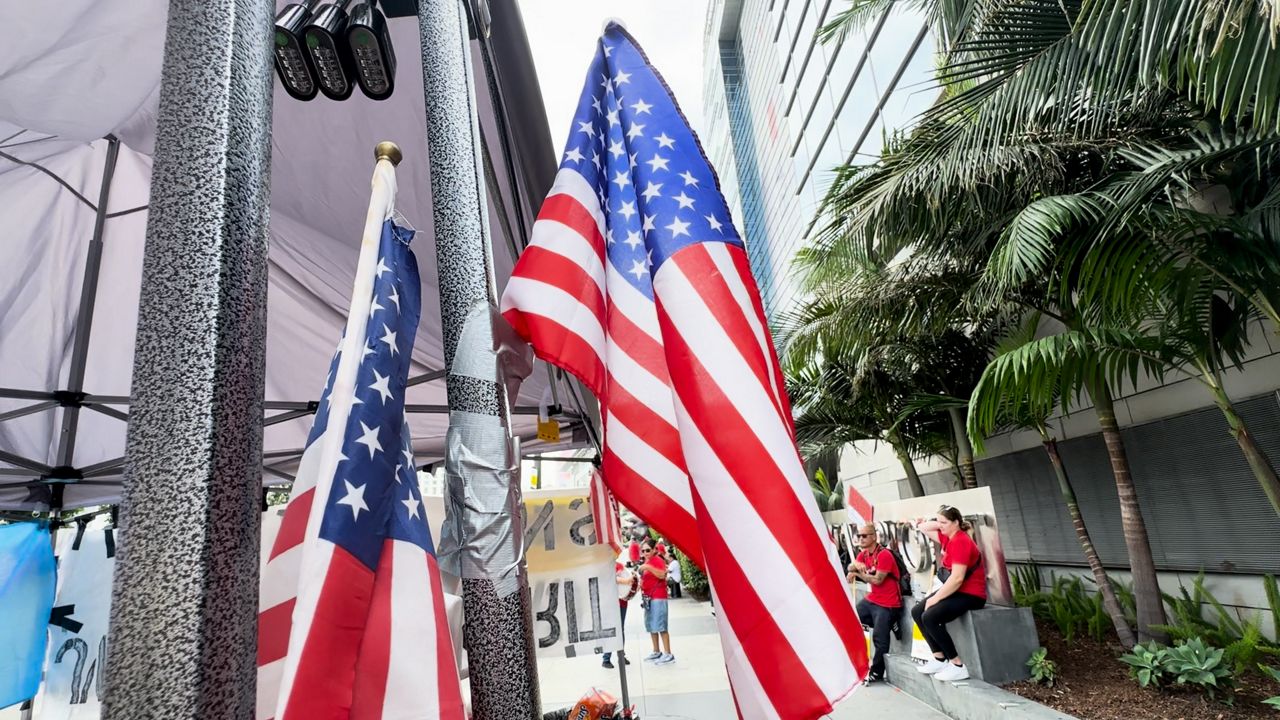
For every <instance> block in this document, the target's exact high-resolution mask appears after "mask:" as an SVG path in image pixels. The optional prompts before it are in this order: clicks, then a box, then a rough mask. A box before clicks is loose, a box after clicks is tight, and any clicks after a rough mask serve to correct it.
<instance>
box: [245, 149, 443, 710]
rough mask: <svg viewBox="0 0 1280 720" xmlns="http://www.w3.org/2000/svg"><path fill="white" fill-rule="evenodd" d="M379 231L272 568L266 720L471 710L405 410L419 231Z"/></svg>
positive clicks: (262, 656) (264, 603) (262, 622)
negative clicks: (414, 244)
mask: <svg viewBox="0 0 1280 720" xmlns="http://www.w3.org/2000/svg"><path fill="white" fill-rule="evenodd" d="M383 166H385V168H384V167H383ZM379 171H384V172H386V171H390V166H389V165H388V164H387V163H385V162H382V163H379ZM391 182H392V183H394V179H392V180H391ZM375 211H376V209H371V211H370V215H371V223H376V222H377V218H378V215H380V214H379V213H376V212H375ZM370 232H373V233H378V232H379V231H378V228H377V226H376V225H373V226H372V227H368V226H367V227H366V238H365V247H364V248H362V256H361V260H360V269H359V270H358V271H357V281H356V286H355V290H354V292H353V295H352V309H351V315H350V317H349V318H348V321H347V326H346V332H345V334H344V338H343V340H342V344H341V345H340V346H339V349H338V353H337V354H336V355H335V357H334V359H333V362H332V364H331V367H330V369H329V377H328V381H327V382H326V384H325V389H324V393H323V395H322V397H321V400H320V405H319V409H318V411H317V413H316V419H315V424H314V426H313V427H312V430H311V435H310V437H309V438H308V440H307V447H306V451H305V453H304V454H303V457H302V462H301V465H300V467H299V470H298V476H297V481H296V482H295V483H294V486H293V493H292V496H291V498H290V501H289V505H288V507H287V508H286V510H285V516H284V520H283V523H282V525H281V528H280V532H279V535H278V536H277V538H276V542H275V545H274V546H273V547H272V550H271V557H270V560H269V561H268V562H267V565H266V568H265V569H264V571H263V578H262V593H261V596H260V601H259V610H260V614H259V618H258V624H259V638H258V708H257V718H258V719H259V720H265V719H266V718H277V719H278V720H311V719H313V718H358V719H365V718H369V719H378V718H387V719H388V720H389V719H390V718H405V717H414V718H432V719H436V718H439V719H441V720H462V718H463V707H462V697H461V689H460V686H459V681H458V669H457V665H456V663H455V656H454V651H453V642H452V639H451V638H450V635H449V628H448V624H447V621H446V619H445V610H444V594H443V591H442V588H441V580H440V572H439V568H438V566H437V565H436V558H435V548H434V545H433V544H432V540H431V531H430V529H429V528H428V526H427V519H426V516H425V513H424V508H423V505H422V497H421V495H420V493H419V489H418V482H417V474H416V470H415V468H414V462H413V451H412V449H411V448H412V445H411V440H410V436H409V427H408V425H407V424H406V423H405V419H404V402H405V397H404V392H405V383H406V380H407V378H408V373H409V357H410V355H411V353H412V350H413V341H414V336H415V334H416V333H417V328H418V316H419V312H420V298H419V292H420V291H419V287H420V286H419V279H418V267H417V262H416V260H415V259H414V256H413V253H412V252H411V251H410V250H409V247H408V244H407V243H408V240H409V238H410V237H411V235H412V234H411V233H409V232H408V231H405V230H402V229H401V228H399V227H397V226H395V225H394V224H393V223H392V222H391V221H390V220H386V221H385V222H383V223H382V224H381V231H380V235H378V236H375V237H372V238H371V237H370ZM371 241H372V242H371Z"/></svg>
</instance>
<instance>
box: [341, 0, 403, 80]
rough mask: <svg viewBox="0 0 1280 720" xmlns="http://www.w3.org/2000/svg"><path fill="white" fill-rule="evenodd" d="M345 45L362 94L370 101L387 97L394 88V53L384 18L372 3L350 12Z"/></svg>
mask: <svg viewBox="0 0 1280 720" xmlns="http://www.w3.org/2000/svg"><path fill="white" fill-rule="evenodd" d="M347 43H348V45H349V46H350V48H351V55H352V57H353V58H354V59H355V70H356V79H357V80H359V82H360V89H361V90H363V91H364V94H365V95H367V96H369V97H370V98H372V99H374V100H386V99H387V98H389V97H391V93H392V92H394V91H395V85H396V52H395V49H394V48H392V47H391V33H390V32H389V31H388V30H387V18H386V17H385V16H384V15H383V14H382V11H381V10H379V9H378V8H377V2H376V0H370V2H361V3H360V4H358V5H356V6H355V9H353V10H352V11H351V20H350V21H349V22H348V23H347Z"/></svg>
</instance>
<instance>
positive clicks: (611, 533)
mask: <svg viewBox="0 0 1280 720" xmlns="http://www.w3.org/2000/svg"><path fill="white" fill-rule="evenodd" d="M590 500H591V520H592V521H593V522H594V523H595V526H596V542H597V543H600V544H602V545H608V546H609V547H611V548H613V552H614V553H615V554H616V553H620V552H622V518H621V516H620V515H619V513H618V501H617V499H615V498H614V497H613V493H611V492H609V488H608V487H606V486H605V484H604V473H602V472H600V471H599V470H596V471H595V472H594V473H592V474H591V497H590Z"/></svg>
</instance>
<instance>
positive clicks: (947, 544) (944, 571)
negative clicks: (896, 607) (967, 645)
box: [911, 505, 987, 681]
mask: <svg viewBox="0 0 1280 720" xmlns="http://www.w3.org/2000/svg"><path fill="white" fill-rule="evenodd" d="M916 525H917V527H919V528H920V530H921V531H922V532H924V533H925V534H927V535H928V536H929V537H930V538H931V539H933V540H934V541H936V542H937V543H938V544H939V545H941V546H942V562H941V563H939V565H940V569H939V572H938V576H939V578H941V579H942V587H940V588H938V589H937V590H935V591H934V592H932V593H930V594H929V596H928V597H926V598H925V599H924V602H921V603H917V604H916V606H915V607H913V608H911V617H912V618H913V619H914V620H915V621H916V626H917V627H919V628H920V632H921V634H923V635H924V639H925V642H927V643H928V644H929V649H930V650H932V651H933V659H932V660H930V661H929V662H927V663H925V664H924V666H923V667H921V668H919V670H920V672H922V673H924V674H926V675H932V676H934V677H935V678H937V679H939V680H945V681H956V680H966V679H968V677H969V669H968V668H966V667H965V666H964V662H963V661H962V660H961V659H960V654H959V653H958V652H956V645H955V643H954V642H953V641H952V640H951V634H950V633H948V632H947V623H949V622H951V621H952V620H955V619H956V618H958V617H960V616H961V615H964V614H965V613H967V612H969V611H970V610H977V609H979V608H981V607H983V606H984V605H986V604H987V573H986V569H985V568H984V567H983V562H982V551H980V550H979V549H978V544H977V543H975V542H974V541H973V538H971V537H969V533H968V531H969V530H971V529H972V528H971V527H970V526H969V523H967V522H965V520H964V516H963V515H961V514H960V511H959V510H957V509H956V508H954V507H951V506H950V505H943V506H942V507H940V508H938V512H937V515H936V516H935V517H934V519H933V520H930V521H921V520H917V521H916Z"/></svg>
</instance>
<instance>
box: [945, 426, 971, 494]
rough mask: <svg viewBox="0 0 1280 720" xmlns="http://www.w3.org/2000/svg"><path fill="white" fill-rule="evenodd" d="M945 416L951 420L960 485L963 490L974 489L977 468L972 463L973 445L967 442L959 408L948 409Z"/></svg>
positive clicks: (966, 432) (967, 436) (967, 437)
mask: <svg viewBox="0 0 1280 720" xmlns="http://www.w3.org/2000/svg"><path fill="white" fill-rule="evenodd" d="M947 415H948V416H950V418H951V434H952V435H955V437H956V456H957V462H956V464H957V465H958V466H959V467H960V484H961V485H963V486H964V487H965V488H976V487H978V468H977V466H976V465H974V462H973V445H972V444H971V443H970V442H969V433H968V431H967V430H966V429H965V426H964V417H963V416H962V415H961V414H960V408H950V409H949V410H947Z"/></svg>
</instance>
